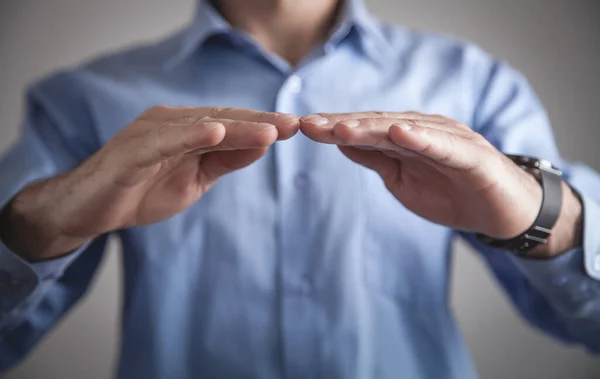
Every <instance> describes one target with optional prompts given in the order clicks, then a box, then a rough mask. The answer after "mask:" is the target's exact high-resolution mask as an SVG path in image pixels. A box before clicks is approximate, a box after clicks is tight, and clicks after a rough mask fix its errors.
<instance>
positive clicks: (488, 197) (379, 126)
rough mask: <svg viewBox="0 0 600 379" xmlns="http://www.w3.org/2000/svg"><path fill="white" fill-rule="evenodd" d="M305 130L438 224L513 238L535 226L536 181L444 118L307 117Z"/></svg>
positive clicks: (538, 192) (377, 114) (464, 128)
mask: <svg viewBox="0 0 600 379" xmlns="http://www.w3.org/2000/svg"><path fill="white" fill-rule="evenodd" d="M300 128H301V130H302V132H303V133H304V134H305V135H306V136H308V137H309V138H311V139H313V140H314V141H317V142H321V143H329V144H336V145H338V146H339V149H340V150H341V151H342V153H344V154H345V155H346V156H347V157H348V158H350V159H351V160H353V161H354V162H356V163H359V164H361V165H363V166H365V167H368V168H370V169H373V170H375V171H376V172H377V173H379V175H380V176H381V177H382V179H383V181H384V183H385V185H386V187H387V188H388V190H389V191H390V192H391V193H392V194H393V195H394V196H395V197H396V198H397V199H398V200H399V201H400V202H401V203H402V204H404V206H405V207H406V208H408V209H409V210H411V211H412V212H414V213H416V214H418V215H420V216H421V217H424V218H426V219H428V220H430V221H433V222H436V223H439V224H443V225H446V226H449V227H452V228H456V229H460V230H463V231H469V232H479V233H483V234H486V235H488V236H491V237H495V238H501V239H506V238H512V237H515V236H517V235H519V234H521V233H523V232H524V231H525V230H527V229H528V228H529V227H530V226H531V225H532V223H533V221H534V220H535V218H536V216H537V214H538V211H539V209H540V206H541V202H542V195H543V194H542V189H541V186H540V185H539V183H538V182H537V181H536V180H535V178H534V177H533V176H531V175H530V174H528V173H526V172H525V171H523V170H522V169H521V168H519V167H518V166H517V165H516V164H514V163H513V162H512V161H511V160H510V159H508V158H507V157H505V156H504V154H502V153H501V152H500V151H498V150H497V149H496V148H495V147H494V146H492V144H491V143H489V142H488V141H487V140H486V139H485V138H483V137H482V136H481V135H480V134H478V133H476V132H474V131H473V130H471V129H470V128H469V127H467V126H466V125H463V124H461V123H459V122H456V121H453V120H451V119H448V118H446V117H443V116H439V115H424V114H420V113H415V112H408V113H382V112H367V113H347V114H319V115H310V116H305V117H303V118H302V119H301V124H300Z"/></svg>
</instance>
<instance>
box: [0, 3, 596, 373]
mask: <svg viewBox="0 0 600 379" xmlns="http://www.w3.org/2000/svg"><path fill="white" fill-rule="evenodd" d="M156 104H165V105H173V106H179V105H186V106H231V107H244V108H253V109H259V110H265V111H279V112H289V113H294V114H298V115H304V114H308V113H313V112H351V111H364V110H386V111H406V110H418V111H421V112H424V113H437V114H443V115H446V116H448V117H451V118H453V119H456V120H459V121H461V122H463V123H465V124H467V125H470V126H471V127H472V128H473V129H474V130H476V131H477V132H479V133H481V134H483V135H484V136H485V137H487V138H488V139H489V140H490V141H491V142H492V143H494V145H495V146H497V147H498V148H499V149H500V150H501V151H503V152H506V153H519V154H528V155H533V156H537V157H542V158H545V159H547V160H549V161H552V162H554V163H555V164H557V165H558V166H559V167H561V168H562V169H563V170H564V171H565V172H566V175H565V179H566V180H567V181H568V182H569V183H570V184H571V185H572V186H573V187H574V188H576V189H577V190H578V191H579V192H581V194H582V198H583V203H584V244H583V247H582V248H579V249H576V250H573V251H570V252H567V253H566V254H564V255H562V256H560V257H559V258H556V259H553V260H547V261H533V260H524V259H519V258H515V257H514V256H512V255H511V254H509V253H506V252H503V251H497V250H492V249H490V248H487V247H485V246H482V245H481V244H478V243H477V242H476V241H475V240H474V238H473V236H472V235H470V234H466V233H459V232H457V231H454V230H451V229H449V228H446V227H444V226H441V225H436V224H434V223H431V222H429V221H427V220H425V219H422V218H420V217H418V216H416V215H414V214H413V213H411V212H409V211H408V210H407V209H406V208H404V207H403V206H402V204H400V203H399V202H398V201H397V200H396V199H395V198H394V197H393V196H392V195H391V194H390V193H389V192H388V191H387V190H386V188H385V187H384V185H383V183H382V180H381V179H380V178H379V177H378V175H377V174H376V173H375V172H372V171H370V170H368V169H366V168H363V167H361V166H359V165H357V164H355V163H353V162H351V161H350V160H348V159H347V158H345V157H344V156H343V155H342V154H341V153H340V152H339V151H338V149H337V148H336V147H335V146H330V145H324V144H317V143H315V142H313V141H311V140H309V139H308V138H306V137H305V136H303V135H302V134H301V133H299V134H298V135H296V136H295V137H293V138H292V139H290V140H288V141H284V142H277V143H276V144H275V145H274V146H273V147H272V148H271V149H270V150H269V152H268V154H267V155H266V156H265V157H263V158H262V159H260V160H259V161H257V162H256V163H254V164H253V165H251V166H249V167H247V168H244V169H242V170H239V171H237V172H234V173H232V174H229V175H227V176H225V177H223V178H222V179H220V180H219V181H218V183H217V184H216V185H215V186H214V187H213V188H212V189H211V190H210V191H209V192H208V193H207V194H205V195H204V196H203V197H202V198H201V199H200V200H199V201H198V202H197V203H195V204H194V205H192V206H191V207H190V208H189V209H187V210H185V211H184V212H182V213H181V214H179V215H177V216H175V217H173V218H171V219H168V220H165V221H163V222H159V223H156V224H153V225H148V226H142V227H134V228H131V229H128V230H120V231H118V236H119V237H120V239H121V241H122V244H123V264H124V275H125V288H124V291H125V296H124V310H123V316H122V339H121V351H120V361H119V365H118V369H117V373H116V375H117V376H118V377H119V378H124V379H125V378H126V379H132V378H144V379H152V378H233V379H235V378H267V379H268V378H290V379H295V378H303V379H305V378H328V379H329V378H360V379H365V378H452V379H467V378H475V377H476V376H477V374H476V372H475V370H474V367H473V364H472V362H471V360H470V358H469V355H468V352H467V350H466V347H465V344H464V341H463V339H462V338H461V335H460V332H459V330H458V328H457V325H456V321H455V319H454V317H453V315H452V312H451V310H450V307H449V300H448V292H449V291H448V287H449V280H450V278H449V272H450V261H451V254H450V241H451V239H452V238H453V237H455V236H456V235H457V234H461V235H462V237H463V238H465V239H467V240H468V241H469V242H471V243H472V244H473V245H474V246H475V247H476V248H477V250H478V251H479V252H480V254H481V255H482V257H483V258H484V259H485V261H486V262H487V264H488V266H489V268H490V270H491V272H492V273H493V274H494V275H495V277H496V278H497V279H498V282H499V283H500V284H501V285H502V286H503V287H504V288H505V289H506V292H507V294H508V295H509V296H510V298H511V300H512V301H513V302H514V304H515V306H516V307H517V308H518V309H519V311H520V312H521V314H522V315H523V316H524V318H526V319H527V320H528V321H529V322H531V323H532V324H533V325H535V326H536V327H538V328H540V329H542V330H544V331H545V332H547V333H550V334H552V335H554V336H556V337H557V338H559V339H561V340H563V341H567V342H570V343H577V344H581V345H584V346H586V347H587V348H588V349H589V350H591V351H595V352H598V351H600V280H599V279H600V234H599V233H598V231H597V229H596V228H598V227H599V226H600V195H599V194H600V191H599V189H600V179H599V176H598V175H597V174H596V173H595V172H593V171H592V170H590V169H589V168H586V167H585V166H582V165H575V164H570V163H568V162H565V161H563V160H561V158H560V156H559V153H558V151H557V148H556V145H555V141H554V139H553V136H552V131H551V128H550V125H549V122H548V119H547V116H546V113H545V111H544V109H543V107H542V105H541V104H540V102H539V101H538V99H537V98H536V96H535V94H534V93H533V91H532V90H531V88H530V87H529V85H528V84H527V82H526V80H525V79H524V78H523V77H522V76H521V75H520V74H519V73H517V72H515V71H514V70H513V69H512V68H511V67H509V66H508V65H507V64H505V63H503V62H499V61H496V60H494V59H493V58H491V57H490V56H488V55H487V54H486V53H485V52H483V51H482V50H480V49H479V48H477V47H475V46H473V45H471V44H469V43H465V42H461V41H457V40H454V39H451V38H448V37H444V36H438V35H434V34H426V33H421V32H416V31H412V30H408V29H403V28H398V27H392V26H389V25H384V24H382V23H380V22H378V21H377V20H375V19H374V18H372V16H371V15H369V14H368V12H367V11H366V9H365V8H364V5H363V4H362V3H361V2H360V1H359V0H349V1H348V2H347V4H346V6H345V7H344V11H343V17H342V19H341V22H340V24H339V26H338V27H336V28H335V32H334V33H333V34H332V36H331V38H330V39H329V40H328V41H327V42H326V43H325V44H323V46H321V47H319V48H317V49H315V50H314V51H313V52H312V53H311V54H310V55H309V56H307V57H306V58H305V59H304V60H303V61H302V62H301V63H300V64H299V65H298V66H296V67H290V65H288V64H287V63H286V62H285V61H284V60H283V59H281V58H280V57H277V56H275V55H273V54H271V53H268V52H266V51H265V50H264V49H262V48H261V47H260V46H258V45H257V44H256V43H255V42H254V41H253V40H252V39H251V38H250V37H249V36H248V35H247V34H245V33H244V32H242V31H240V30H235V29H232V28H231V27H230V26H229V25H228V24H227V23H226V22H225V21H224V20H223V19H222V18H221V17H220V16H219V14H218V13H217V12H216V11H215V10H214V9H213V8H212V7H211V6H210V5H208V4H200V5H199V7H198V13H197V15H196V18H195V20H194V22H193V23H192V24H191V25H190V26H189V27H188V28H186V29H185V30H183V31H182V32H180V33H178V34H176V35H174V36H172V37H170V38H168V39H166V40H164V41H161V42H160V43H158V44H155V45H152V46H142V47H139V48H136V49H133V50H129V51H125V52H121V53H118V54H115V55H111V56H107V57H103V58H100V59H96V60H94V61H93V62H89V63H87V64H84V65H82V66H80V67H76V68H72V69H68V70H65V71H62V72H59V73H56V74H54V75H52V76H50V77H48V78H46V79H44V80H42V81H40V82H38V83H37V84H35V85H33V86H32V87H31V88H30V89H29V91H28V94H27V117H26V119H25V122H24V127H23V135H22V137H21V138H20V140H19V141H18V142H17V144H16V145H15V146H14V147H13V148H12V149H11V150H10V151H9V152H8V153H7V154H6V155H5V156H4V157H3V159H2V160H1V161H0V206H2V205H3V204H6V203H7V202H8V201H9V200H10V199H11V197H12V196H14V195H15V194H16V193H17V192H18V191H19V190H21V189H22V188H23V187H24V186H26V185H28V184H29V183H31V182H32V181H34V180H39V179H43V178H48V177H51V176H54V175H57V174H58V173H61V172H64V171H66V170H69V169H71V168H73V167H75V166H76V165H78V164H79V163H81V162H82V161H83V160H85V159H86V158H88V157H89V156H90V155H91V154H93V153H94V152H95V151H96V150H98V149H99V148H100V147H101V146H102V145H103V144H104V143H106V142H107V141H108V140H109V139H110V138H111V137H112V136H113V135H114V134H115V133H117V132H118V131H119V130H120V129H121V128H123V127H124V126H126V125H127V124H128V123H130V122H131V121H132V120H134V119H135V118H136V117H137V116H138V115H139V114H140V113H141V112H142V111H143V110H145V109H147V108H149V107H151V106H153V105H156ZM106 239H107V236H102V237H100V238H97V239H95V240H93V241H90V242H89V243H88V244H86V245H85V246H82V247H81V248H80V249H79V250H78V251H76V252H73V253H72V254H70V255H68V256H66V257H63V258H59V259H55V260H52V261H46V262H39V263H28V262H25V261H23V260H22V259H20V258H19V257H18V256H17V255H16V254H14V253H13V252H11V251H10V250H9V249H8V248H6V246H4V245H2V244H0V370H4V369H6V368H7V367H9V366H10V365H12V364H14V363H15V362H17V361H19V360H20V359H21V358H22V357H23V356H24V355H25V354H26V353H27V352H28V351H29V350H30V349H31V348H32V347H33V346H34V345H35V344H36V343H37V342H38V341H39V339H40V338H41V337H42V336H43V335H44V333H45V332H46V331H47V330H48V329H49V328H51V327H52V326H53V325H54V324H55V323H56V322H57V320H58V319H59V318H60V317H61V316H62V315H63V314H64V313H65V312H66V311H67V310H68V309H69V308H70V307H71V306H72V305H73V304H74V303H75V302H76V301H77V300H78V299H80V298H81V297H82V296H83V295H84V294H85V292H86V289H87V287H88V285H89V283H90V280H91V278H92V276H93V274H94V272H95V271H96V269H97V267H98V264H99V262H100V260H101V258H102V255H103V253H104V248H105V243H106ZM90 343H91V342H90ZM490 343H493V341H490Z"/></svg>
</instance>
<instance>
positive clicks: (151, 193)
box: [0, 0, 582, 261]
mask: <svg viewBox="0 0 600 379" xmlns="http://www.w3.org/2000/svg"><path fill="white" fill-rule="evenodd" d="M339 4H340V3H339V2H338V1H337V0H303V1H296V0H253V1H249V0H221V1H218V2H217V7H218V8H219V10H220V11H221V13H222V14H223V16H224V17H225V18H226V19H227V20H228V21H229V22H230V23H231V24H232V25H233V26H234V27H237V28H239V29H242V30H245V31H246V32H248V33H249V34H250V35H252V36H253V37H254V38H255V39H256V41H257V42H258V43H259V44H260V45H261V46H262V47H263V48H264V49H265V50H267V51H270V52H272V53H275V54H278V55H280V56H281V57H283V58H284V59H286V60H287V61H288V62H290V63H291V64H292V65H295V64H296V63H298V62H299V60H300V59H301V58H302V57H304V56H305V55H306V54H307V53H308V52H310V51H311V50H312V49H313V48H314V47H315V46H316V45H317V44H319V43H321V42H322V41H324V40H325V39H326V38H327V36H328V35H329V33H330V32H331V27H332V25H333V24H334V23H335V20H336V18H337V12H338V10H339ZM298 15H301V17H299V16H298ZM314 116H315V115H313V118H309V117H304V118H303V119H302V122H299V120H298V117H297V116H293V115H281V114H274V113H265V112H258V111H251V110H240V109H224V108H168V107H155V108H152V109H149V110H147V111H146V112H144V113H143V114H142V115H140V117H139V118H138V119H137V120H136V121H134V122H133V123H132V124H130V125H128V126H127V127H125V128H124V129H123V130H122V131H121V132H120V133H119V134H118V135H116V136H115V137H114V138H113V139H112V140H110V141H109V142H108V143H107V144H106V145H105V146H104V147H103V148H102V149H101V150H100V151H98V152H97V153H96V154H95V155H93V156H92V157H90V158H89V159H88V160H86V161H85V162H83V163H82V164H81V165H80V166H79V167H77V168H75V169H74V170H71V171H69V172H67V173H65V174H62V175H59V176H57V177H54V178H52V179H49V180H44V181H40V182H36V183H33V184H31V185H29V186H27V187H26V188H25V189H23V190H22V191H21V192H20V193H18V194H17V195H16V196H15V197H14V198H13V200H12V201H11V202H10V203H9V204H8V205H7V206H6V207H5V208H4V209H3V210H2V211H1V212H0V239H1V240H2V241H3V242H4V243H5V244H6V245H7V246H8V247H9V248H10V249H11V250H12V251H15V252H16V253H17V254H20V255H21V256H22V257H24V258H25V259H28V260H30V261H37V260H44V259H51V258H55V257H58V256H61V255H64V254H67V253H68V252H70V251H72V250H73V249H76V248H77V247H79V246H80V245H81V244H83V243H85V242H86V241H88V240H89V239H91V238H94V237H96V236H98V235H101V234H103V233H106V232H110V231H113V230H117V229H121V228H127V227H132V226H135V225H143V224H149V223H153V222H158V221H161V220H164V219H166V218H169V217H171V216H173V215H175V214H177V213H179V212H180V211H182V210H183V209H185V208H187V207H188V206H189V205H191V204H192V203H194V202H195V201H196V200H198V199H199V198H200V197H201V196H202V195H203V194H204V193H205V192H206V191H208V190H209V189H210V187H211V185H212V184H213V183H214V182H215V181H216V180H218V178H219V177H221V176H223V175H226V174H227V173H230V172H232V171H235V170H237V169H239V168H242V167H245V166H248V165H250V164H252V163H253V162H254V161H256V160H257V159H259V158H260V157H261V156H263V155H264V154H265V152H266V151H267V149H268V147H269V146H270V145H272V144H273V143H274V142H275V141H276V140H282V139H287V138H290V137H291V136H293V135H294V134H295V133H296V132H297V131H298V129H299V128H300V127H301V130H302V132H303V133H304V134H306V135H307V136H308V137H309V138H311V139H313V140H314V141H316V142H318V143H327V144H337V145H339V146H340V150H341V151H342V152H343V153H344V154H345V155H346V156H347V157H348V158H349V159H351V160H353V161H354V162H356V163H357V164H361V165H363V166H365V167H368V168H370V169H373V170H375V171H377V172H378V173H379V174H380V175H381V177H382V178H383V180H384V182H385V184H386V186H387V188H388V189H389V190H390V191H391V192H392V193H393V194H394V196H395V197H396V198H397V199H398V200H399V201H400V202H402V203H403V204H404V205H405V206H406V207H407V208H408V209H410V210H412V211H413V212H415V213H417V214H419V215H421V216H422V217H425V218H427V219H429V220H431V221H434V222H437V223H441V224H444V225H448V226H450V227H453V228H457V229H461V230H467V231H477V232H481V233H485V234H487V235H490V236H493V237H498V238H509V237H513V236H515V235H518V234H520V233H522V232H523V231H525V230H526V229H527V228H528V227H529V226H530V225H531V223H532V222H533V220H534V219H535V216H536V215H537V212H538V210H539V206H540V203H541V196H542V192H541V188H540V186H539V184H538V183H537V182H536V181H535V180H534V179H533V177H531V176H530V175H529V174H527V173H525V172H523V171H522V170H520V169H519V168H518V167H517V166H516V165H515V164H513V163H512V162H511V161H510V160H508V159H507V158H505V157H504V156H503V155H502V154H501V153H500V152H499V151H497V150H496V149H495V148H494V147H493V146H491V145H490V144H489V143H488V142H487V141H485V139H484V138H483V137H481V136H480V135H478V134H477V133H474V132H473V131H471V130H470V129H469V128H468V127H467V126H465V125H461V124H459V123H457V122H455V121H453V120H450V119H447V118H445V117H443V116H431V115H422V114H418V113H414V112H409V113H388V114H386V113H381V112H370V113H355V114H338V115H321V116H320V117H321V118H320V119H319V118H316V119H315V118H314ZM323 117H324V118H323ZM408 128H410V130H406V129H408ZM564 189H565V191H563V192H564V196H563V209H562V212H561V215H560V218H559V220H558V222H557V224H556V226H555V228H554V233H553V235H552V237H551V238H550V240H549V243H548V244H547V245H544V246H541V247H538V248H536V250H535V251H534V252H533V254H534V255H536V256H538V257H540V258H551V257H554V256H557V255H558V254H560V253H563V252H565V251H567V250H569V249H570V248H572V247H576V246H580V245H581V224H582V207H581V203H580V201H579V199H578V197H577V196H576V195H575V194H574V193H573V192H572V191H571V190H570V189H569V188H568V186H566V185H565V186H564ZM90 220H92V221H90Z"/></svg>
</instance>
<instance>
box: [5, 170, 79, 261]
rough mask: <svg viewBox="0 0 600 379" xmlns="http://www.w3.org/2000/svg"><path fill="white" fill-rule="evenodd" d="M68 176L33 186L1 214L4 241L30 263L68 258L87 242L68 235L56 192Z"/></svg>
mask: <svg viewBox="0 0 600 379" xmlns="http://www.w3.org/2000/svg"><path fill="white" fill-rule="evenodd" d="M65 180H66V175H61V176H58V177H55V178H52V179H49V180H45V181H40V182H36V183H33V184H31V185H29V186H27V187H25V188H24V189H23V190H22V191H21V192H19V193H18V194H17V195H16V196H15V197H14V198H13V199H12V200H11V201H10V202H9V203H8V204H7V205H6V206H5V207H4V208H3V209H2V210H1V211H0V239H1V240H2V241H3V243H4V244H5V245H6V246H7V247H8V248H9V249H10V250H11V251H13V252H14V253H16V254H17V255H19V256H21V257H22V258H24V259H26V260H28V261H40V260H47V259H53V258H57V257H60V256H62V255H66V254H68V253H69V252H70V251H72V250H74V249H76V248H77V247H78V246H80V245H82V244H83V243H85V242H86V241H87V239H86V238H76V237H71V236H69V235H68V234H66V233H64V229H63V226H62V225H61V222H60V220H61V219H62V216H61V214H60V205H59V204H60V202H59V201H58V199H57V198H56V195H57V194H56V191H57V189H58V188H60V187H61V182H63V181H65Z"/></svg>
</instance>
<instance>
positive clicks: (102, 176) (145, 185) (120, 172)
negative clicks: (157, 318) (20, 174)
mask: <svg viewBox="0 0 600 379" xmlns="http://www.w3.org/2000/svg"><path fill="white" fill-rule="evenodd" d="M298 126H299V124H298V117H296V116H291V115H284V114H278V113H267V112H259V111H253V110H246V109H232V108H169V107H155V108H151V109H149V110H147V111H146V112H144V113H143V114H142V115H141V116H140V117H139V118H138V119H137V120H135V121H134V122H133V123H131V124H130V125H128V126H127V127H125V128H124V129H123V130H122V131H121V132H120V133H118V134H117V135H116V136H115V137H114V138H113V139H111V140H110V141H109V142H108V143H107V144H106V145H105V146H104V147H103V148H102V149H100V150H99V151H98V152H97V153H96V154H94V155H93V156H92V157H90V158H89V159H88V160H87V161H85V162H84V163H83V164H82V165H80V166H79V167H77V168H76V169H74V170H72V171H70V172H67V173H65V174H63V175H60V176H57V177H55V178H52V179H50V180H46V181H41V182H37V183H34V184H32V185H30V186H28V187H26V188H25V189H24V190H23V191H21V192H20V193H19V194H18V195H17V196H16V197H15V198H14V199H13V200H12V201H11V203H10V204H9V206H8V207H6V209H5V210H4V212H3V214H2V216H0V224H1V225H2V227H1V228H0V230H2V233H1V234H0V238H2V240H3V241H4V242H5V243H6V244H7V246H8V247H9V248H10V249H11V250H13V251H15V252H17V253H18V254H20V255H22V256H23V257H24V258H26V259H29V260H41V259H49V258H54V257H57V256H60V255H63V254H65V253H67V252H69V251H71V250H73V249H75V248H77V247H78V246H80V245H81V244H83V243H85V242H86V241H87V240H89V239H91V238H94V237H96V236H98V235H100V234H103V233H106V232H109V231H113V230H117V229H122V228H127V227H131V226H135V225H144V224H149V223H153V222H157V221H161V220H164V219H167V218H169V217H172V216H174V215H175V214H177V213H179V212H180V211H182V210H184V209H185V208H187V207H188V206H190V205H191V204H192V203H194V202H195V201H197V200H198V199H199V198H200V197H201V196H202V195H203V194H204V193H205V192H206V191H208V190H209V189H210V187H211V186H212V184H213V183H214V182H215V181H216V180H217V179H218V178H219V177H221V176H223V175H225V174H227V173H229V172H232V171H234V170H237V169H240V168H242V167H246V166H248V165H249V164H252V163H253V162H255V161H256V160H257V159H259V158H260V157H262V156H263V155H264V154H265V153H266V151H267V149H268V147H269V146H270V145H272V144H273V143H274V142H275V141H276V140H283V139H287V138H289V137H291V136H293V135H294V134H295V133H296V132H297V131H298ZM32 236H34V238H32Z"/></svg>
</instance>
